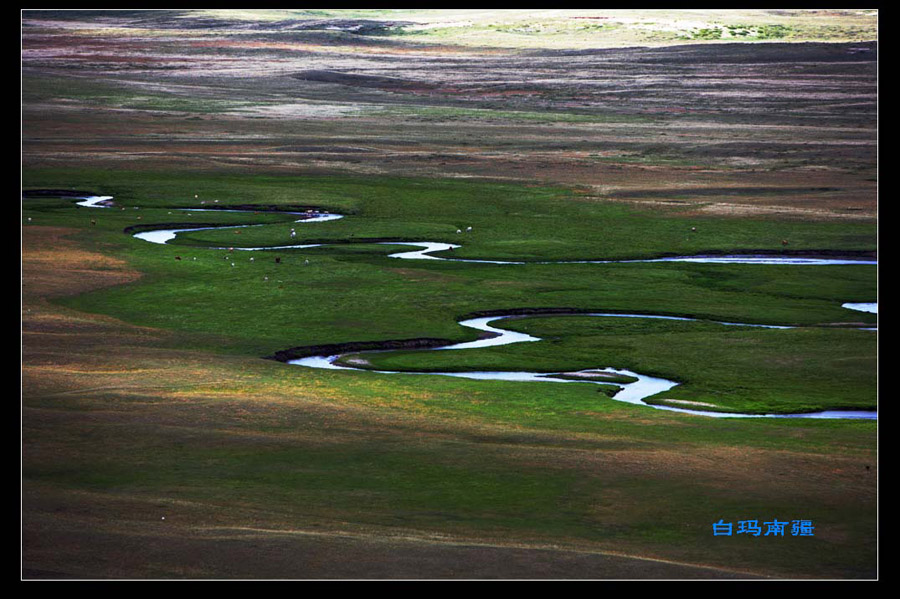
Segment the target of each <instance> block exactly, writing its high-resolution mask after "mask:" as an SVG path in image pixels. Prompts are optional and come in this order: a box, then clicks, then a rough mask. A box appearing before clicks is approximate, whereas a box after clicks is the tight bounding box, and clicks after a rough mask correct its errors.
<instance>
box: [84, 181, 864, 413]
mask: <svg viewBox="0 0 900 599" xmlns="http://www.w3.org/2000/svg"><path fill="white" fill-rule="evenodd" d="M111 200H112V197H110V196H91V197H85V198H82V201H81V202H78V203H79V205H81V206H87V207H94V208H104V207H109V205H110V201H111ZM178 210H179V211H182V212H186V211H190V212H194V211H225V210H227V211H230V212H253V211H251V210H228V209H224V208H179V209H178ZM285 213H286V214H294V215H299V216H301V218H300V219H298V220H297V221H295V222H297V223H303V224H306V223H315V222H324V221H330V220H336V219H339V218H341V217H342V216H341V215H339V214H328V213H323V212H315V211H307V212H282V214H285ZM250 226H262V225H225V226H213V227H189V226H185V227H178V228H161V229H154V230H146V231H142V232H139V233H136V234H134V237H135V238H138V239H142V240H144V241H148V242H150V243H157V244H166V243H168V242H170V241H172V240H173V239H175V238H176V236H177V235H178V234H179V233H184V232H189V231H202V230H210V229H225V228H239V227H250ZM380 243H382V244H383V245H393V246H397V245H405V246H412V247H415V248H417V249H415V250H410V251H403V252H398V253H393V254H389V257H391V258H398V259H406V260H447V261H455V262H470V263H484V264H610V263H620V262H700V263H720V264H793V265H840V264H877V261H876V260H860V259H853V258H842V257H828V258H825V257H797V256H764V255H731V256H724V255H723V256H676V257H667V258H656V259H647V260H572V261H553V262H528V263H526V262H513V261H502V260H475V259H465V258H449V257H445V256H435V255H434V253H436V252H444V251H449V250H453V249H456V248H458V247H461V246H460V245H457V244H451V243H443V242H424V241H392V242H380ZM323 245H326V244H289V245H282V246H266V247H244V248H239V247H235V248H233V249H234V250H236V251H237V250H241V251H265V250H288V249H304V248H311V247H321V246H323ZM335 245H338V244H335ZM210 249H224V248H210ZM843 307H845V308H847V309H851V310H861V311H865V312H874V313H877V311H878V308H877V303H845V304H843ZM562 315H565V314H535V315H533V316H535V317H537V316H544V317H546V316H562ZM578 315H579V316H592V317H602V318H652V319H663V320H682V321H695V320H696V319H692V318H685V317H675V316H658V315H648V314H616V313H603V312H596V313H579V314H578ZM525 317H526V316H525V315H521V314H512V313H511V314H501V315H494V316H488V317H481V318H472V319H468V320H463V321H460V322H459V324H460V326H464V327H468V328H472V329H475V330H478V331H482V332H484V333H487V334H488V336H486V337H484V338H482V339H478V340H476V341H468V342H464V343H456V344H451V345H446V346H442V347H434V348H425V349H420V350H418V351H450V350H463V349H474V348H482V347H492V346H499V345H509V344H513V343H526V342H535V341H540V340H541V339H540V338H538V337H534V336H531V335H526V334H524V333H518V332H515V331H510V330H507V329H503V328H500V327H498V326H495V325H494V324H493V323H496V322H497V321H502V320H506V319H511V318H525ZM718 324H721V325H728V326H743V327H759V328H767V329H789V328H793V327H789V326H778V325H758V324H744V323H735V322H719V323H718ZM866 330H875V329H871V328H867V329H866ZM370 351H378V350H370ZM351 353H353V354H362V353H366V352H361V351H357V352H351ZM342 355H345V354H335V355H317V356H309V357H304V358H299V359H295V360H289V361H288V363H289V364H292V365H297V366H305V367H308V368H321V369H329V370H357V371H364V372H374V373H381V374H406V375H424V376H453V377H459V378H467V379H479V380H499V381H527V382H555V383H594V384H603V385H610V384H614V385H616V386H618V387H619V388H620V390H619V391H618V392H617V393H616V394H615V395H614V397H613V399H614V400H616V401H622V402H625V403H630V404H634V405H642V406H648V407H652V408H655V409H658V410H667V411H672V412H679V413H684V414H692V415H699V416H708V417H713V418H850V419H877V417H878V413H877V411H862V410H827V411H822V412H810V413H798V414H743V413H733V412H721V411H709V410H701V409H693V408H688V407H675V406H671V405H660V404H648V403H646V401H645V399H647V398H649V397H651V396H655V395H658V394H660V393H664V392H665V391H668V390H669V389H672V388H673V387H675V386H676V385H677V384H678V383H676V382H674V381H669V380H666V379H662V378H655V377H650V376H646V375H642V374H639V373H636V372H631V371H628V370H617V369H613V368H605V369H599V368H595V369H587V370H580V371H577V372H565V373H546V372H527V371H515V372H511V371H482V372H410V371H389V370H373V369H370V368H355V367H353V366H349V365H347V364H346V363H345V362H342V363H339V360H340V358H341V357H342ZM604 375H606V376H610V375H616V376H625V377H630V378H632V379H634V380H633V382H627V383H622V382H611V381H610V380H608V379H607V380H605V379H604ZM671 401H674V400H671ZM685 403H688V402H685Z"/></svg>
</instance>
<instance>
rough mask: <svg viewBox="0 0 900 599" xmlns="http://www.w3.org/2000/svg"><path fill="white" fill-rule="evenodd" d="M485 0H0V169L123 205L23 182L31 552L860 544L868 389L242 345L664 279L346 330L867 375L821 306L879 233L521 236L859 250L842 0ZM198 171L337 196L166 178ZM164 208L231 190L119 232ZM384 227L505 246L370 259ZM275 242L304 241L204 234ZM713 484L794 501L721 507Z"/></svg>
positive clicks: (188, 571) (853, 289) (375, 555)
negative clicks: (498, 6) (564, 378)
mask: <svg viewBox="0 0 900 599" xmlns="http://www.w3.org/2000/svg"><path fill="white" fill-rule="evenodd" d="M514 12H515V11H510V12H508V13H500V16H502V18H503V20H504V22H505V24H495V23H493V22H488V21H485V20H484V19H485V17H484V15H483V14H482V13H471V14H469V15H468V17H467V18H470V19H473V20H474V22H475V23H476V24H475V25H468V26H463V25H459V24H458V23H456V22H455V21H452V20H451V19H450V17H451V15H449V14H445V13H442V12H441V11H438V12H436V13H435V12H433V11H432V12H429V11H424V12H422V11H411V12H409V13H402V14H397V13H391V14H377V15H376V14H373V13H369V12H364V13H360V14H350V13H338V14H333V13H330V12H326V13H323V14H318V13H317V14H311V13H310V14H306V12H303V11H300V12H289V13H284V12H278V11H270V12H251V13H235V12H229V13H224V14H222V13H216V12H193V13H182V12H179V11H120V12H109V13H98V12H91V11H88V12H87V13H81V12H78V11H60V12H53V11H35V12H26V13H25V14H24V15H23V23H24V27H23V71H22V75H23V181H22V184H23V189H25V190H36V189H56V190H87V191H90V192H95V193H98V194H103V195H111V196H114V198H115V200H114V201H115V203H116V205H115V206H114V207H113V208H103V209H100V208H98V209H88V208H76V207H75V205H74V203H73V201H72V200H71V198H68V199H67V198H61V197H53V196H47V197H28V198H24V199H23V201H22V217H23V226H22V269H23V287H22V309H23V310H22V357H23V359H22V401H23V407H22V436H23V453H22V476H23V478H22V506H23V527H22V539H23V560H22V562H23V563H22V567H23V577H25V578H122V577H126V578H135V577H136V578H144V577H151V578H171V577H189V578H347V577H349V578H396V577H400V578H419V577H425V578H497V577H500V578H726V577H728V578H755V577H775V578H872V577H874V576H876V575H877V545H876V542H875V541H876V539H877V517H876V514H877V464H878V462H877V443H876V441H877V437H876V435H877V423H875V422H858V421H816V420H767V419H752V420H733V419H721V420H719V419H709V418H700V417H696V416H687V415H678V414H673V413H666V412H661V411H657V410H653V409H650V408H646V409H637V408H635V407H634V406H629V405H626V404H622V403H619V402H615V401H614V400H611V399H609V398H608V397H607V396H606V395H605V394H603V393H598V386H596V385H593V384H577V383H569V384H554V383H546V384H522V383H499V382H487V381H466V380H459V379H455V378H448V377H439V376H433V377H429V376H420V375H391V376H384V375H376V374H372V373H360V372H321V371H310V370H307V369H302V368H297V367H290V366H287V365H285V364H282V363H279V362H276V361H273V360H267V359H262V358H264V357H266V356H271V355H272V354H273V353H274V352H277V351H279V350H283V349H286V348H291V347H297V346H305V345H314V344H323V343H342V342H348V341H382V340H387V339H414V338H422V337H433V338H442V339H447V340H454V341H461V340H468V339H472V338H474V334H473V333H472V332H471V331H468V330H467V329H462V328H461V327H459V326H458V325H457V320H459V319H460V318H462V317H464V316H466V315H470V314H472V313H475V312H478V311H483V310H505V309H516V308H574V309H582V310H584V309H590V310H597V311H607V312H637V313H648V314H668V315H676V316H690V317H693V318H697V319H700V320H701V322H667V321H641V320H630V319H629V320H620V319H597V318H591V317H583V316H556V317H549V316H546V317H541V318H529V319H523V320H510V321H507V322H506V323H505V324H504V325H503V326H505V327H509V328H513V329H516V330H521V331H524V332H528V333H531V334H534V335H537V336H540V337H542V338H544V341H542V342H539V343H531V344H522V345H517V346H509V347H498V348H493V349H483V350H472V351H464V352H424V353H423V352H418V353H417V352H391V353H384V354H379V355H378V356H376V357H373V356H371V355H369V356H366V359H367V360H369V361H370V363H371V364H372V365H373V366H378V367H385V368H399V369H404V370H407V369H408V370H433V369H440V370H452V369H501V370H502V369H529V370H546V371H561V370H576V369H581V368H590V367H606V366H614V367H618V368H628V369H632V370H635V371H638V372H642V373H645V374H653V375H658V376H663V377H666V378H671V379H673V380H677V381H678V382H679V383H680V384H679V386H678V387H676V388H674V389H673V390H671V391H670V392H668V393H667V394H666V395H665V397H664V398H656V401H661V400H676V401H697V402H703V403H709V404H712V405H714V406H717V407H719V408H722V409H728V410H740V411H747V412H769V411H775V412H795V411H807V410H814V409H826V408H859V409H874V408H875V406H876V404H877V392H878V389H877V349H878V348H877V334H876V333H874V332H871V331H858V330H855V329H854V327H855V326H857V325H861V324H867V325H874V324H876V322H877V317H876V316H875V315H871V314H865V313H861V312H850V311H848V310H846V309H844V308H842V307H841V304H842V303H843V302H851V301H860V302H862V301H873V300H874V299H875V298H877V291H878V289H877V268H876V267H874V266H864V265H850V266H829V267H818V266H816V267H789V266H759V265H703V264H679V263H666V264H639V263H635V264H569V265H545V264H538V263H537V262H540V261H542V260H579V259H630V258H646V257H655V256H660V255H673V254H676V255H677V254H694V253H703V252H740V251H754V250H756V251H769V252H780V251H808V252H811V253H823V252H855V253H859V254H875V253H876V252H877V212H876V206H877V205H876V200H875V191H876V185H877V171H876V164H875V148H876V144H875V133H876V129H875V121H874V102H875V86H874V81H875V79H874V74H875V66H876V61H875V58H876V55H875V53H876V46H875V43H874V41H873V40H874V35H873V31H874V30H873V28H872V25H871V24H872V17H871V15H870V16H866V15H865V14H862V13H853V14H850V13H847V14H831V15H828V14H819V13H816V12H803V13H796V14H793V15H791V14H787V13H785V14H780V15H779V14H768V13H764V12H754V13H752V14H744V13H742V14H741V15H736V14H729V13H728V11H725V12H724V13H716V14H713V15H707V17H708V19H707V21H709V22H713V23H714V25H710V24H709V22H707V21H704V24H703V26H702V27H701V26H700V25H696V24H694V25H691V27H688V28H687V29H685V28H684V27H685V26H684V23H682V22H681V21H682V20H683V19H684V20H689V17H690V19H694V21H696V19H695V17H696V15H685V14H678V15H676V16H677V17H678V18H677V19H674V21H678V23H675V22H674V21H673V18H674V17H672V15H669V16H668V20H667V15H668V13H665V14H663V13H659V14H654V15H643V17H642V20H640V23H641V24H643V25H646V23H647V22H648V21H647V19H649V18H650V17H651V16H652V17H653V18H654V19H656V20H658V21H660V22H665V23H668V25H666V26H665V27H660V28H655V29H654V30H653V31H654V33H653V34H652V35H653V36H656V37H655V38H654V39H655V42H654V43H651V39H650V37H645V38H641V39H642V40H643V41H642V42H641V43H640V44H639V45H641V46H644V47H628V44H625V43H624V40H631V41H634V40H636V39H638V37H635V36H641V35H645V34H646V35H647V36H650V34H649V33H646V32H647V31H649V29H647V28H646V27H643V28H641V27H638V23H637V21H628V20H627V19H628V18H630V17H634V15H633V14H632V13H629V14H628V15H626V14H622V13H619V14H610V13H605V12H602V11H596V12H591V13H584V14H582V13H581V12H578V13H577V14H576V13H574V12H573V13H562V15H560V14H554V15H548V14H542V15H540V18H541V19H544V18H546V19H547V20H544V21H541V22H540V23H538V20H539V19H538V16H536V15H531V16H528V15H522V14H513V13H514ZM581 17H591V18H590V19H584V18H581ZM594 17H596V18H594ZM601 17H602V18H601ZM454 18H455V16H454ZM516 19H519V20H518V21H517V20H516ZM523 19H524V20H528V19H530V25H527V28H526V29H525V30H522V27H523V25H522V23H521V22H520V21H521V20H523ZM610 19H612V20H613V21H615V22H616V23H618V25H616V26H614V27H608V25H611V23H605V22H604V23H602V24H601V23H594V21H598V22H600V21H609V20H610ZM616 19H618V21H616ZM753 19H755V20H753ZM710 20H711V21H710ZM401 21H402V22H401ZM694 21H691V22H694ZM398 23H399V24H398ZM422 23H431V24H432V25H433V26H432V27H427V28H426V27H423V26H422ZM451 23H456V24H451ZM716 23H718V25H716ZM589 24H591V25H595V27H593V28H590V27H588V26H587V25H589ZM741 24H743V25H746V26H747V27H746V28H745V29H746V30H747V31H748V32H749V33H747V35H740V34H735V33H734V32H735V31H738V29H735V27H737V25H741ZM729 25H730V26H731V28H729ZM751 25H752V27H750V26H751ZM766 27H768V29H766ZM773 27H775V28H774V29H773ZM778 27H787V28H788V29H784V28H782V29H778ZM817 27H818V28H819V29H816V28H817ZM454 28H459V29H458V30H455V29H454ZM710 28H721V29H722V31H727V32H728V33H727V34H725V33H723V34H722V36H721V37H722V39H717V40H716V42H715V43H714V44H711V45H706V44H704V43H703V42H706V41H708V40H706V39H704V38H705V37H709V36H712V35H713V34H712V33H709V32H707V33H697V32H699V31H702V30H707V29H710ZM576 30H577V31H576ZM676 30H677V31H680V32H681V33H675V32H676ZM684 31H689V32H694V33H690V34H685V33H684ZM816 31H818V34H815V32H816ZM640 32H643V33H640ZM629 36H631V37H629ZM698 36H699V37H698ZM767 36H778V40H779V42H785V43H782V44H780V45H778V44H774V43H773V40H772V39H768V40H767V41H765V42H764V43H763V38H766V37H767ZM732 37H742V38H753V39H750V40H746V39H745V40H742V41H755V42H760V43H740V44H736V43H724V44H723V43H722V42H729V41H732V42H733V41H734V40H733V39H730V38H732ZM513 41H514V42H515V43H513ZM806 42H810V43H806ZM848 42H849V43H848ZM676 43H677V44H679V45H677V46H672V45H671V44H676ZM788 82H791V83H790V85H788ZM195 196H196V197H195ZM201 201H202V202H206V204H203V205H202V206H204V207H206V206H208V204H209V203H210V202H214V201H217V203H218V205H219V206H237V205H242V206H243V205H248V204H249V205H259V206H266V207H272V206H276V207H297V206H304V207H306V206H315V207H319V208H324V209H328V210H331V211H336V212H341V213H343V214H345V215H346V217H345V218H343V219H341V220H338V221H332V222H327V223H309V224H302V223H300V224H296V225H295V224H293V220H292V219H291V218H289V217H286V216H285V215H278V214H276V213H270V212H269V213H267V212H259V213H258V214H247V213H227V212H221V213H196V212H195V213H188V212H186V211H183V210H179V209H180V208H186V207H201V205H200V202H201ZM122 208H124V210H123V209H122ZM201 215H202V216H201ZM160 223H169V224H179V225H188V224H195V225H202V224H250V223H252V224H259V225H260V226H256V227H252V228H242V229H223V230H220V231H197V232H191V233H185V234H183V235H180V236H179V237H178V239H177V240H176V242H174V243H172V244H170V245H166V246H159V245H155V244H149V243H146V242H144V241H141V240H137V239H134V238H132V237H131V236H130V235H128V234H125V231H133V230H134V228H135V227H138V228H140V227H145V226H151V225H154V224H160ZM468 226H472V227H473V230H472V231H471V232H469V233H461V234H458V233H456V231H457V229H462V230H465V228H466V227H468ZM291 227H293V228H295V229H297V233H298V237H297V238H296V239H290V238H289V235H288V233H289V229H290V228H291ZM392 240H393V241H398V240H428V241H444V242H448V243H461V245H462V247H460V248H459V249H457V250H455V251H454V252H453V255H454V256H455V257H465V258H480V259H497V260H504V259H506V260H509V259H513V260H524V261H526V262H530V263H529V264H524V265H491V264H466V263H452V262H437V261H408V260H397V259H393V258H389V257H387V254H388V253H390V252H391V251H393V250H397V249H400V247H399V246H387V245H382V244H381V243H376V242H385V241H392ZM301 242H309V243H327V244H329V245H328V246H327V247H321V248H310V249H306V250H295V251H286V250H278V251H271V252H240V251H234V252H229V251H227V250H225V249H218V250H216V249H209V248H210V246H214V247H223V248H227V247H242V246H247V247H249V246H257V245H283V244H286V243H301ZM785 242H786V243H785ZM332 244H333V245H332ZM176 257H177V258H179V259H176ZM251 257H253V258H254V260H253V261H252V262H251V261H250V258H251ZM275 257H279V258H281V262H280V263H279V264H276V263H275V260H274V258H275ZM306 260H309V264H306ZM232 262H233V263H234V266H232V265H231V264H232ZM266 277H267V278H268V279H267V280H266ZM711 321H729V322H746V323H761V324H790V325H797V326H798V327H799V328H797V329H794V330H789V331H783V330H763V329H751V328H746V327H723V326H722V325H718V324H715V322H711ZM719 519H724V520H726V521H729V520H731V521H737V520H745V519H759V520H760V521H761V522H762V521H767V520H771V519H779V520H788V521H790V520H794V519H808V520H811V521H812V522H813V523H814V524H815V525H816V531H815V533H816V534H815V535H814V536H812V537H792V536H790V534H789V533H788V535H787V536H785V537H782V538H773V537H771V536H770V537H751V536H746V535H739V536H733V537H728V538H723V537H713V536H712V523H713V522H716V521H718V520H719Z"/></svg>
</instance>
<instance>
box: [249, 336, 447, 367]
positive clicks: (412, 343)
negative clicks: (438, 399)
mask: <svg viewBox="0 0 900 599" xmlns="http://www.w3.org/2000/svg"><path fill="white" fill-rule="evenodd" d="M453 343H455V342H454V341H451V340H450V339H438V338H435V337H419V338H416V339H391V340H387V341H348V342H346V343H327V344H321V345H302V346H298V347H292V348H289V349H284V350H279V351H276V352H275V353H274V354H272V355H271V356H263V359H264V360H275V361H277V362H290V361H291V360H297V359H299V358H307V357H309V356H333V355H336V354H346V353H356V352H361V351H377V350H397V349H428V348H434V347H443V346H445V345H452V344H453Z"/></svg>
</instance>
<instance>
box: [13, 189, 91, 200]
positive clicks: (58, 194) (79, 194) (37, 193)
mask: <svg viewBox="0 0 900 599" xmlns="http://www.w3.org/2000/svg"><path fill="white" fill-rule="evenodd" d="M99 195H100V194H97V193H94V192H92V191H76V190H72V189H25V190H22V197H23V198H84V197H97V196H99Z"/></svg>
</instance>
